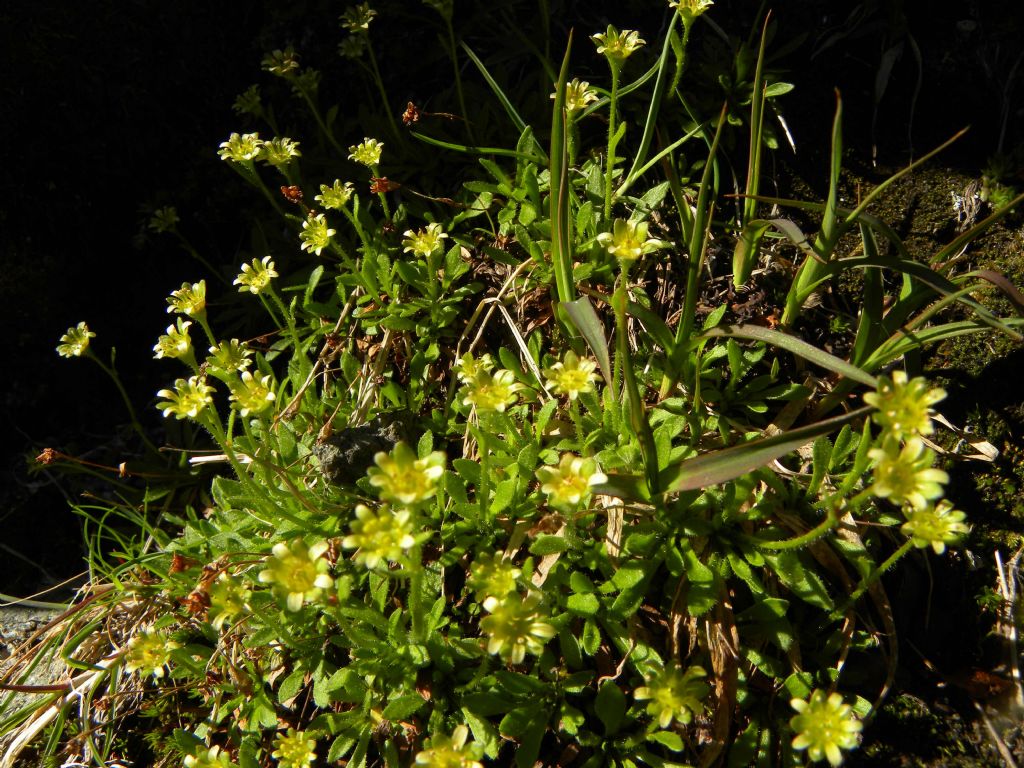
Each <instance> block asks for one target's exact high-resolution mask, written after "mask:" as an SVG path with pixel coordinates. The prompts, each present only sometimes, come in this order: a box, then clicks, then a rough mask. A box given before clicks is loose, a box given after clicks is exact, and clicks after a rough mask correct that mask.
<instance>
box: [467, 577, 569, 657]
mask: <svg viewBox="0 0 1024 768" xmlns="http://www.w3.org/2000/svg"><path fill="white" fill-rule="evenodd" d="M483 607H484V610H485V611H487V612H488V613H489V614H490V615H489V616H485V617H484V618H482V619H481V620H480V629H481V630H483V631H484V632H485V633H487V635H488V639H487V652H488V653H493V654H497V655H499V656H501V658H502V659H504V660H505V661H507V662H509V663H511V664H522V663H523V659H525V658H526V654H527V653H531V654H533V655H534V656H539V655H540V654H541V653H542V652H543V651H544V645H545V644H546V643H547V641H548V640H550V639H551V638H552V637H554V636H555V635H556V634H558V631H557V630H556V629H555V628H554V627H553V626H552V625H551V624H550V623H549V622H548V621H545V619H544V618H543V617H542V616H541V614H540V611H539V610H538V609H539V607H540V594H538V593H536V592H531V593H530V594H529V595H527V596H526V597H523V598H521V597H520V596H519V595H518V594H511V595H505V596H504V597H496V596H491V597H488V598H487V599H486V600H484V603H483Z"/></svg>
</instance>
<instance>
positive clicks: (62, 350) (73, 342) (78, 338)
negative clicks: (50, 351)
mask: <svg viewBox="0 0 1024 768" xmlns="http://www.w3.org/2000/svg"><path fill="white" fill-rule="evenodd" d="M94 338H96V334H95V333H93V332H92V331H90V330H89V326H88V325H86V324H85V323H84V322H82V323H79V324H78V325H76V326H75V327H74V328H68V332H67V333H65V334H64V335H63V336H61V337H60V344H58V345H57V354H58V355H60V356H61V357H81V356H82V355H83V354H85V350H87V349H88V348H89V339H94Z"/></svg>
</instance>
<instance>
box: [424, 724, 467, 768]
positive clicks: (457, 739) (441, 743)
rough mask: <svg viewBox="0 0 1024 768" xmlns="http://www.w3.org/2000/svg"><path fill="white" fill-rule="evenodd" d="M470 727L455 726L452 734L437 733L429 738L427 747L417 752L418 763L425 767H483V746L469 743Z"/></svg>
mask: <svg viewBox="0 0 1024 768" xmlns="http://www.w3.org/2000/svg"><path fill="white" fill-rule="evenodd" d="M468 738H469V728H467V727H466V726H464V725H459V726H456V727H455V730H454V731H452V735H451V736H442V735H439V734H438V735H435V736H433V737H431V738H429V739H427V742H426V744H425V745H424V746H425V747H426V749H424V750H422V751H421V752H418V753H417V754H416V761H415V762H416V765H419V766H423V768H483V763H481V762H480V760H479V758H480V757H482V756H483V748H482V747H480V746H479V745H477V744H467V743H466V741H467V740H468Z"/></svg>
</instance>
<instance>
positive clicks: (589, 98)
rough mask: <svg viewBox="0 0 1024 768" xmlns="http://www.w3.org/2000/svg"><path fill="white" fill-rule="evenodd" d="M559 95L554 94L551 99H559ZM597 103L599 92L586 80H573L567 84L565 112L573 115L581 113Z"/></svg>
mask: <svg viewBox="0 0 1024 768" xmlns="http://www.w3.org/2000/svg"><path fill="white" fill-rule="evenodd" d="M557 97H558V94H557V93H552V94H551V98H552V99H554V98H557ZM595 101H597V91H595V90H594V89H593V88H591V87H590V83H588V82H587V81H586V80H580V79H579V78H578V77H576V78H573V79H572V80H570V81H569V82H568V83H566V84H565V110H566V111H567V112H569V113H570V114H572V113H573V112H579V111H580V110H581V109H583V108H584V107H586V106H587V105H588V104H590V103H592V102H595Z"/></svg>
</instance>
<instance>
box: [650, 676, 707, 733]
mask: <svg viewBox="0 0 1024 768" xmlns="http://www.w3.org/2000/svg"><path fill="white" fill-rule="evenodd" d="M706 676H707V672H705V671H704V670H703V669H702V668H701V667H690V668H689V669H687V670H686V672H683V671H682V670H681V669H680V668H679V667H678V666H676V665H672V666H670V667H668V668H666V669H663V670H661V671H659V672H658V673H657V674H655V675H654V676H653V677H652V678H651V679H650V680H647V681H646V682H647V685H644V686H641V687H640V688H637V689H636V691H634V692H633V697H634V698H635V699H636V700H637V701H649V702H650V703H649V704H648V705H647V714H649V715H650V716H651V717H654V718H655V719H656V720H657V721H658V727H660V728H668V727H669V726H670V725H671V724H672V721H673V720H678V721H679V722H680V723H683V724H684V725H685V724H686V723H689V722H690V720H692V719H693V716H694V715H696V714H699V713H701V712H703V711H704V705H703V704H702V703H701V700H702V699H703V698H704V697H705V696H707V695H708V690H709V688H708V686H707V685H706V684H705V683H704V682H703V678H704V677H706Z"/></svg>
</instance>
